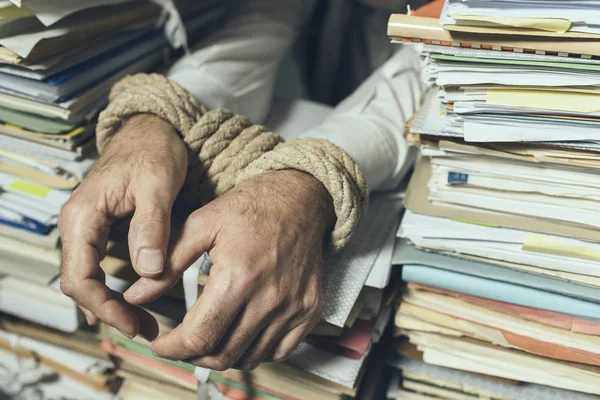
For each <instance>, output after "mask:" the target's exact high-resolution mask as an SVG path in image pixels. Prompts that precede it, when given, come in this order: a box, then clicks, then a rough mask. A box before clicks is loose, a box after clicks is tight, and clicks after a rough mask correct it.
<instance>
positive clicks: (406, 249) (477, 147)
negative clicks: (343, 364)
mask: <svg viewBox="0 0 600 400" xmlns="http://www.w3.org/2000/svg"><path fill="white" fill-rule="evenodd" d="M598 16H600V3H599V2H597V1H589V2H588V1H583V2H570V1H544V0H541V1H539V2H538V1H536V2H535V4H533V3H532V2H526V1H523V2H521V1H499V2H497V1H486V0H462V1H455V0H448V1H446V2H445V4H443V9H442V10H441V19H436V18H424V17H417V16H404V15H394V16H392V18H391V20H390V24H389V35H390V37H391V38H392V39H393V40H395V41H398V42H402V43H412V44H413V45H414V46H416V47H417V49H418V51H419V52H420V54H421V57H422V59H423V80H424V81H425V82H427V83H429V84H430V85H431V86H432V89H431V91H430V93H429V94H428V96H427V98H426V99H425V100H424V104H423V106H422V108H421V110H420V112H419V113H418V115H416V116H415V117H414V118H413V120H412V121H411V124H410V126H409V127H408V129H407V133H406V137H407V139H408V140H409V141H410V142H411V143H412V144H414V145H415V146H418V147H419V149H420V152H421V158H420V161H419V162H418V164H417V166H416V169H415V172H414V175H413V177H412V180H411V183H410V186H409V189H408V192H407V194H406V197H405V207H406V209H407V211H406V213H405V214H404V217H403V219H402V222H401V226H400V229H399V232H398V236H399V239H400V240H399V242H398V244H397V248H396V253H395V256H394V263H395V264H398V265H402V266H403V267H402V277H403V280H404V281H406V282H408V284H407V288H406V290H405V292H404V293H403V295H402V296H401V298H399V299H398V308H397V313H396V318H395V326H396V329H397V331H396V333H397V342H396V350H397V353H398V354H397V356H396V357H393V359H392V360H391V361H390V363H391V364H392V365H394V366H395V367H398V368H399V369H400V370H401V372H398V374H399V376H400V375H401V377H402V379H398V380H396V381H394V382H393V385H392V388H391V391H390V396H394V397H395V396H398V398H402V399H404V398H407V399H410V398H414V399H422V398H429V397H433V398H461V399H462V398H479V397H486V398H502V399H504V398H509V399H530V398H543V399H566V398H571V399H588V398H590V399H591V398H596V396H598V395H600V337H599V336H598V334H599V333H600V279H599V278H600V233H599V232H600V230H599V229H600V207H599V206H600V177H599V175H598V172H599V171H600V170H599V169H598V168H599V167H600V164H599V161H600V92H599V91H598V87H599V84H600V78H599V76H598V70H599V69H600V36H596V35H597V34H598V28H599V25H598ZM518 382H522V383H524V384H520V385H516V383H518ZM404 396H405V397H404ZM427 396H429V397H427Z"/></svg>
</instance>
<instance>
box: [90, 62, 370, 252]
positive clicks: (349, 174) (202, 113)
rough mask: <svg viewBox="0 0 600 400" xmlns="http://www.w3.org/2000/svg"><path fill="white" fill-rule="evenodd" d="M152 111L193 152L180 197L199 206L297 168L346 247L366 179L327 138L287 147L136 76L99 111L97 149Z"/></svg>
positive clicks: (162, 83) (151, 78) (225, 113)
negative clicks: (321, 196)
mask: <svg viewBox="0 0 600 400" xmlns="http://www.w3.org/2000/svg"><path fill="white" fill-rule="evenodd" d="M139 113H150V114H155V115H157V116H159V117H161V118H162V119H164V120H166V121H168V122H170V123H171V124H173V126H174V127H175V128H176V129H177V131H178V132H179V133H180V134H181V136H182V137H183V140H184V141H185V143H186V144H187V146H188V150H189V152H190V157H189V160H190V162H189V167H188V173H187V177H186V181H185V184H184V186H183V189H182V193H181V196H182V197H183V198H184V199H185V200H186V201H187V202H189V203H191V204H194V205H196V206H200V205H202V204H205V203H207V202H209V201H211V200H212V199H213V198H215V197H217V196H220V195H222V194H223V193H225V192H227V191H228V190H230V189H231V188H233V187H234V186H235V185H237V184H239V183H241V182H244V181H246V180H249V179H251V178H253V177H255V176H257V175H260V174H264V173H266V172H269V171H276V170H282V169H296V170H299V171H303V172H306V173H308V174H311V175H312V176H314V177H315V178H316V179H318V180H319V181H320V182H322V183H323V185H324V186H325V188H326V189H327V190H328V191H329V193H330V194H331V197H332V198H333V205H334V209H335V213H336V216H337V222H336V225H335V227H334V230H333V232H332V244H333V247H334V248H336V249H339V248H341V247H343V246H344V245H345V244H347V243H348V241H349V240H350V237H351V235H352V233H353V232H354V230H355V229H356V226H357V225H358V222H359V220H360V218H361V217H362V215H363V214H364V213H365V211H366V208H367V206H368V201H369V190H368V188H367V184H366V181H365V178H364V175H363V173H362V171H361V170H360V168H359V167H358V165H357V164H356V163H355V162H354V161H353V160H352V159H351V158H350V156H349V155H348V154H347V153H346V152H344V151H343V150H342V149H340V148H339V147H337V146H335V145H334V144H333V143H331V142H329V141H327V140H320V139H296V140H292V141H290V142H286V143H284V142H283V140H282V139H281V137H280V136H279V135H277V134H275V133H272V132H270V131H268V130H267V128H265V127H264V126H260V125H254V124H253V123H252V122H251V121H250V120H249V119H248V118H246V117H243V116H240V115H235V114H233V113H232V112H231V111H229V110H225V109H216V110H211V111H207V110H206V109H205V108H204V106H202V105H201V104H199V103H198V102H197V101H196V100H195V99H194V98H193V97H192V96H191V95H190V94H189V93H188V92H187V91H186V90H185V89H183V88H181V87H180V86H179V85H177V84H176V83H175V82H172V81H170V80H168V79H167V78H165V77H164V76H162V75H157V74H151V75H147V74H138V75H135V76H130V77H127V78H125V79H123V80H122V81H120V82H119V83H117V84H116V85H115V86H114V87H113V88H112V90H111V94H110V104H109V106H108V107H107V108H106V110H104V112H102V113H101V114H100V117H99V121H98V127H97V133H96V134H97V139H96V140H97V145H98V149H99V151H100V152H102V151H103V150H104V147H105V146H106V144H107V143H108V141H109V140H110V138H111V137H112V136H114V135H115V134H116V133H117V132H118V130H119V128H120V127H121V124H122V123H123V121H125V120H126V119H127V118H128V117H130V116H132V115H134V114H139Z"/></svg>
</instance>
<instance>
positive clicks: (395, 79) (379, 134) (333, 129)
mask: <svg viewBox="0 0 600 400" xmlns="http://www.w3.org/2000/svg"><path fill="white" fill-rule="evenodd" d="M422 92H423V88H422V86H421V83H420V80H419V59H418V56H417V54H416V53H415V52H414V51H413V50H412V49H410V48H404V49H402V50H401V51H399V52H398V53H396V54H395V55H394V57H392V58H391V59H390V60H389V61H388V62H386V63H385V64H384V65H383V66H382V67H381V68H380V69H379V70H378V71H377V72H375V73H374V74H373V75H372V76H371V77H370V78H369V79H368V80H367V81H366V82H365V83H363V84H362V85H361V86H360V87H359V88H358V89H357V90H356V91H355V92H354V93H353V94H352V95H351V96H350V97H348V98H347V99H346V100H344V102H342V103H341V104H340V105H339V106H338V107H337V108H336V109H335V111H334V112H333V114H332V115H331V116H330V117H329V118H328V119H327V120H326V121H325V122H324V123H323V124H322V125H320V126H318V127H317V128H315V129H313V130H311V131H309V132H307V133H306V134H305V136H307V137H313V138H319V139H327V140H329V141H331V142H333V143H335V144H336V145H338V146H339V147H341V148H342V149H344V150H345V151H346V152H347V153H348V154H349V155H350V156H351V157H352V158H353V159H354V161H355V162H356V163H357V164H358V165H359V166H360V167H361V168H362V170H363V172H364V174H365V178H366V180H367V183H368V185H369V188H370V190H371V191H377V190H386V189H391V188H393V187H395V186H396V185H397V184H398V183H399V182H400V181H401V180H402V178H403V177H404V175H405V174H406V172H407V171H408V169H409V168H410V166H411V165H412V162H413V160H414V152H413V151H412V150H411V149H410V148H409V146H408V144H407V143H406V141H405V140H404V137H403V134H404V130H405V124H406V122H407V121H408V120H409V119H410V118H411V116H412V115H413V114H414V112H415V111H416V110H417V108H418V107H419V105H420V102H421V97H422Z"/></svg>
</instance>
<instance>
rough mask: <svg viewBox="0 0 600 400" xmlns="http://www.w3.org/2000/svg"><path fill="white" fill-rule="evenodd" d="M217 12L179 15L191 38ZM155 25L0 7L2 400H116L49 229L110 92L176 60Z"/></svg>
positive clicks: (51, 8) (217, 6) (84, 167)
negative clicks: (66, 285) (64, 280)
mask: <svg viewBox="0 0 600 400" xmlns="http://www.w3.org/2000/svg"><path fill="white" fill-rule="evenodd" d="M59 3H60V4H59ZM179 3H181V5H182V6H184V5H185V4H187V3H189V2H187V3H186V1H180V2H179ZM221 3H222V2H221V1H216V0H215V1H205V2H203V6H202V7H196V8H195V12H194V13H188V14H186V18H185V21H184V23H185V26H186V27H187V33H188V34H189V35H190V36H192V37H193V36H194V35H195V36H197V35H200V34H202V33H203V32H206V31H207V30H208V29H210V28H211V27H213V26H214V25H215V24H216V23H218V22H219V20H221V19H222V17H223V15H224V11H225V10H224V8H223V7H222V4H221ZM196 11H197V12H196ZM161 14H162V9H161V7H159V6H158V5H155V4H153V3H151V2H147V1H123V0H112V1H85V2H48V1H37V0H36V1H27V2H25V1H23V2H21V1H0V311H1V312H2V313H5V314H2V315H1V317H0V366H1V367H2V369H3V373H2V377H1V378H0V392H1V393H2V394H6V395H8V396H10V398H15V399H16V398H28V399H29V398H40V399H41V398H75V399H111V398H113V397H114V391H115V388H116V387H115V385H114V383H115V382H116V380H115V379H116V375H115V374H114V369H115V365H114V363H113V362H112V361H110V360H109V357H108V356H107V354H106V353H105V352H104V351H103V350H102V349H101V348H100V346H99V337H98V335H97V333H96V332H94V331H93V330H92V329H89V328H86V329H80V328H83V326H84V325H85V320H84V318H83V315H82V314H81V312H80V311H79V310H78V308H77V306H76V305H75V303H74V302H73V301H72V300H71V299H69V298H67V297H66V296H64V295H63V294H62V293H61V292H60V289H59V282H58V276H59V254H60V250H59V248H58V246H59V237H58V231H57V229H56V225H57V220H58V214H59V211H60V209H61V207H62V205H63V204H64V203H65V202H66V201H67V200H68V198H69V196H70V195H71V193H72V191H73V190H74V189H75V188H76V187H77V186H78V185H79V183H80V182H81V181H82V179H83V178H84V176H85V175H86V173H87V172H88V171H89V170H90V168H91V166H92V164H93V162H94V160H95V157H96V154H95V137H94V132H95V124H96V123H95V119H96V116H97V114H98V113H99V112H100V110H101V109H102V108H103V107H104V106H105V105H106V102H107V97H108V92H109V90H110V88H111V86H112V85H113V84H114V83H115V82H117V81H119V80H120V79H122V78H123V77H125V76H127V75H129V74H134V73H138V72H147V71H153V70H156V69H157V68H159V67H160V66H161V65H162V64H163V61H164V59H165V56H166V55H167V52H170V51H172V49H171V47H170V46H169V42H168V38H167V36H166V35H165V34H164V28H163V25H162V23H163V20H162V19H161ZM125 262H126V261H124V260H118V261H117V259H115V258H113V257H109V258H108V260H107V263H108V264H109V265H110V264H111V263H112V264H115V263H121V264H123V263H125ZM28 321H29V322H28Z"/></svg>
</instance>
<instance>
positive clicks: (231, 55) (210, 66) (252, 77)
mask: <svg viewBox="0 0 600 400" xmlns="http://www.w3.org/2000/svg"><path fill="white" fill-rule="evenodd" d="M238 3H239V5H238V6H237V7H236V8H235V9H234V11H233V14H232V16H231V18H230V19H229V20H228V22H227V23H226V25H225V26H224V27H222V28H221V29H220V30H219V31H218V32H217V33H215V34H214V35H211V37H209V38H208V39H207V40H204V41H202V42H201V43H199V44H197V45H196V46H194V47H193V48H192V50H191V54H188V55H186V56H184V57H182V58H181V59H180V60H178V61H177V62H176V63H175V64H174V65H173V66H172V67H171V68H170V70H169V71H168V72H167V76H168V77H169V78H170V79H173V80H174V81H176V82H177V83H179V84H180V85H181V86H183V87H184V88H185V89H187V90H188V91H189V92H190V93H191V94H192V95H193V96H194V97H195V98H197V99H198V100H199V101H200V102H202V103H203V104H204V105H206V106H207V107H208V108H218V107H226V108H229V109H231V110H232V111H234V112H235V113H238V114H242V115H245V116H247V117H249V118H250V119H251V120H252V121H255V122H257V123H262V122H263V121H264V119H265V117H266V116H267V114H268V112H269V108H270V105H271V99H272V95H273V89H274V85H275V79H276V75H277V68H278V66H279V63H280V61H281V60H282V58H283V57H284V56H285V55H286V54H287V53H288V51H289V50H290V47H291V46H292V45H293V43H294V41H295V40H296V38H297V36H298V34H299V33H300V32H301V30H302V28H303V26H304V23H305V21H306V19H307V18H308V17H309V15H310V14H311V12H312V8H313V6H314V4H313V3H314V0H245V1H239V2H238Z"/></svg>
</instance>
